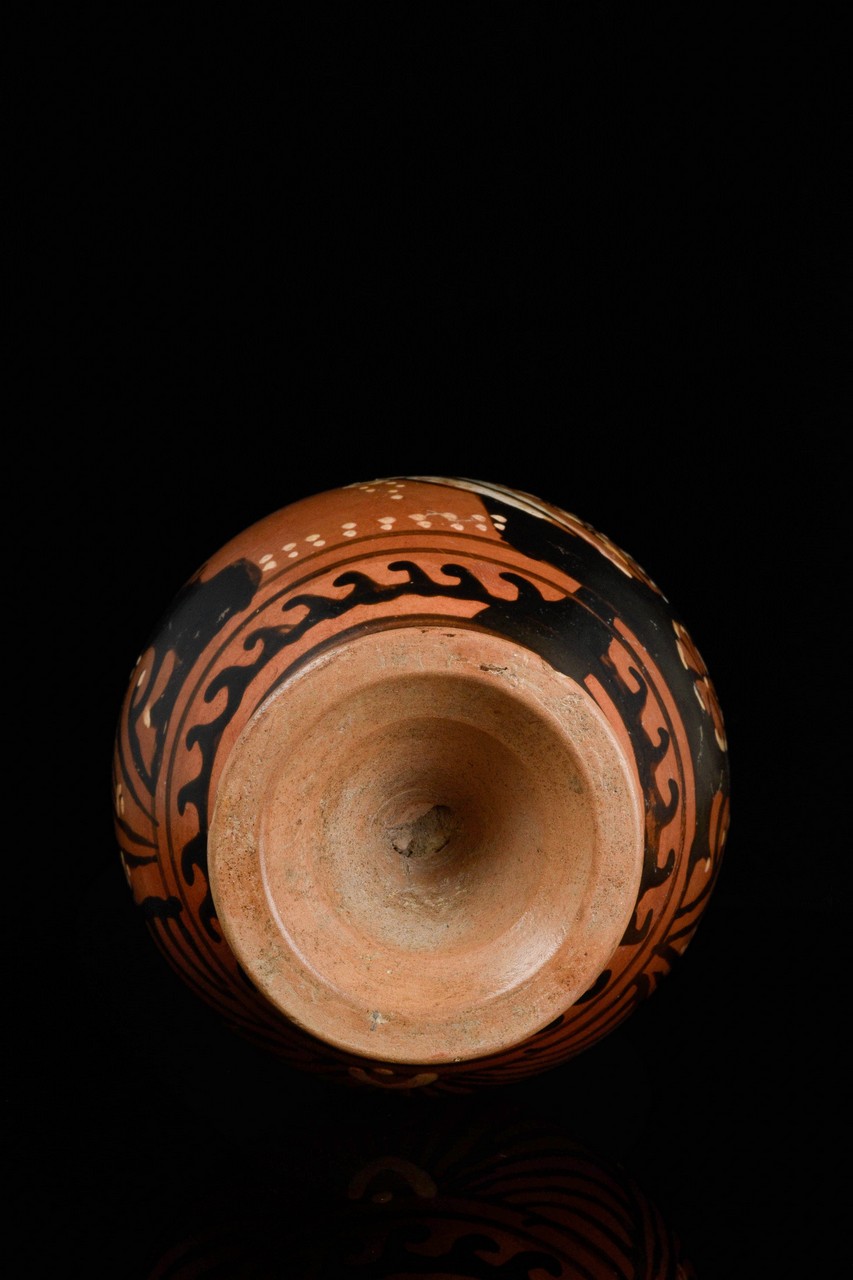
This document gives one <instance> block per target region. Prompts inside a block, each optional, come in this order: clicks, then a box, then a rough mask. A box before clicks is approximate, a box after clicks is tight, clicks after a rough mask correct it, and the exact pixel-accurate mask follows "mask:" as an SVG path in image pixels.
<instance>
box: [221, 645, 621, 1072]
mask: <svg viewBox="0 0 853 1280" xmlns="http://www.w3.org/2000/svg"><path fill="white" fill-rule="evenodd" d="M643 846H644V817H643V804H642V798H641V793H640V789H639V785H638V782H637V779H636V775H635V772H634V771H633V769H632V767H631V764H630V755H629V754H628V753H627V752H626V751H625V750H624V749H623V747H622V745H621V744H620V742H619V741H618V739H617V737H616V735H615V734H614V732H613V730H612V729H611V727H610V726H609V724H608V723H607V721H606V720H605V717H604V715H603V713H602V711H601V710H600V709H599V707H598V706H597V705H596V704H595V702H594V701H593V700H592V698H591V697H590V696H589V694H588V693H587V692H586V691H585V690H584V689H583V688H582V687H581V686H580V685H579V684H577V683H576V682H575V681H573V680H572V679H570V678H569V677H568V676H566V675H563V674H561V673H559V672H558V671H556V670H555V669H554V668H553V667H551V666H549V665H548V664H547V663H546V662H544V661H543V660H542V659H540V658H539V657H538V655H536V654H535V653H533V652H531V651H530V650H529V649H524V648H520V647H518V646H516V645H515V644H514V643H512V642H511V641H509V640H506V639H503V638H501V637H497V636H494V635H490V634H488V633H486V632H480V631H477V630H476V629H473V628H472V629H461V628H460V629H453V628H452V627H451V628H448V627H447V626H441V625H431V626H427V627H424V626H397V627H386V628H385V629H382V630H377V631H374V632H372V633H368V634H363V635H360V636H358V637H356V638H353V639H349V640H345V641H343V642H341V643H339V644H338V645H337V647H335V648H333V649H331V650H330V651H329V652H327V653H325V654H324V655H322V656H321V657H318V658H315V659H314V660H313V661H311V662H309V663H308V664H307V665H305V666H304V667H302V668H301V669H300V670H298V672H297V673H296V674H295V675H292V676H291V677H290V678H289V679H286V680H285V681H283V682H282V683H281V684H280V685H279V686H278V687H277V688H276V689H275V690H274V691H273V692H272V693H271V694H270V695H269V696H268V697H267V698H266V700H265V701H264V702H263V703H262V704H261V706H260V707H259V708H258V710H257V711H256V712H255V714H254V715H253V716H252V717H251V719H250V720H249V721H248V722H247V724H246V726H245V728H244V729H243V731H242V733H241V734H240V736H239V737H238V738H237V740H236V743H235V745H234V746H233V748H232V749H231V751H230V754H229V756H228V759H227V762H226V764H225V766H224V768H223V771H222V775H221V777H220V779H219V782H218V788H217V800H216V806H215V810H214V813H213V817H212V822H211V826H210V832H209V840H208V858H209V873H210V887H211V892H212V895H213V899H214V903H215V907H216V913H217V918H218V922H219V924H220V926H221V929H222V930H223V932H224V935H225V938H226V940H227V942H228V944H229V946H230V947H231V949H232V950H233V952H234V953H235V955H236V957H237V959H238V961H239V963H240V964H241V966H242V967H243V968H244V970H245V971H246V973H247V974H248V975H249V977H250V978H251V980H252V982H253V983H254V984H255V985H256V986H257V988H258V989H259V990H260V991H261V992H262V993H263V994H264V995H265V996H266V998H267V999H268V1000H269V1001H270V1002H271V1003H272V1004H273V1005H274V1006H275V1007H277V1008H278V1009H279V1010H280V1011H281V1012H282V1013H284V1014H285V1015H286V1017H287V1018H288V1019H290V1020H291V1021H293V1022H295V1023H296V1024H298V1025H299V1026H301V1027H302V1028H304V1029H305V1030H307V1031H308V1032H310V1033H311V1034H312V1035H314V1036H316V1037H317V1038H318V1039H319V1040H321V1041H324V1042H326V1043H328V1044H333V1045H336V1046H338V1047H339V1048H340V1049H343V1050H345V1051H348V1052H350V1053H354V1054H357V1055H362V1056H365V1057H368V1058H371V1059H375V1060H383V1061H386V1062H399V1063H421V1064H424V1063H450V1062H460V1061H465V1060H468V1059H472V1058H477V1057H481V1056H483V1055H486V1054H491V1053H495V1052H498V1051H500V1050H502V1049H504V1048H508V1047H511V1046H513V1045H516V1044H518V1043H519V1042H521V1041H523V1040H524V1039H525V1038H526V1037H528V1036H530V1035H531V1034H533V1033H534V1032H535V1031H537V1030H538V1029H540V1028H542V1027H544V1026H546V1025H547V1024H548V1023H549V1022H551V1021H552V1020H553V1019H554V1018H555V1017H557V1016H558V1015H559V1014H560V1013H561V1012H562V1011H563V1010H565V1009H566V1008H567V1007H569V1006H570V1005H572V1004H573V1002H574V1001H576V1000H577V999H578V998H579V997H580V996H581V995H583V993H584V992H585V991H586V990H588V988H589V987H590V986H591V985H592V984H593V983H594V982H595V980H596V978H597V977H598V976H599V974H600V973H601V972H602V970H603V969H604V968H605V967H606V966H607V964H608V962H609V960H610V959H611V957H612V955H613V953H614V951H615V950H616V948H617V946H618V944H619V942H620V939H621V938H622V936H623V934H624V932H625V930H626V928H627V926H628V924H629V922H630V919H631V915H632V912H633V909H634V906H635V903H636V900H637V895H638V890H639V886H640V879H641V873H642V865H643Z"/></svg>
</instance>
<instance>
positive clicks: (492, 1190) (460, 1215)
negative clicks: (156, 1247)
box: [147, 1116, 695, 1280]
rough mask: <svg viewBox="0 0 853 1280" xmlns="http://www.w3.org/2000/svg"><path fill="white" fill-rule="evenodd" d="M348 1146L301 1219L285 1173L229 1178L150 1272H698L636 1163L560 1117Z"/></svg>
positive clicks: (591, 1278)
mask: <svg viewBox="0 0 853 1280" xmlns="http://www.w3.org/2000/svg"><path fill="white" fill-rule="evenodd" d="M404 1147H405V1144H404ZM349 1155H350V1158H349V1161H348V1162H344V1163H345V1165H346V1167H345V1168H343V1169H341V1168H336V1169H335V1174H334V1176H333V1177H332V1178H331V1179H330V1180H329V1185H328V1188H327V1193H326V1194H323V1195H322V1196H321V1197H320V1200H321V1201H322V1203H317V1204H315V1207H314V1210H313V1212H310V1211H309V1216H308V1218H307V1219H305V1218H300V1220H298V1221H297V1219H296V1217H295V1215H294V1213H293V1210H292V1205H291V1191H290V1188H289V1186H288V1185H286V1184H285V1185H282V1186H280V1187H275V1186H272V1187H269V1186H267V1187H264V1188H262V1189H260V1190H258V1191H246V1190H244V1191H243V1192H241V1193H240V1194H238V1196H237V1199H236V1203H234V1200H233V1199H232V1198H231V1193H230V1192H229V1195H228V1196H227V1197H225V1196H223V1198H222V1200H221V1202H220V1201H217V1202H216V1203H211V1204H210V1205H209V1206H208V1211H207V1217H206V1218H205V1217H201V1218H200V1219H199V1221H198V1222H197V1224H196V1226H195V1228H194V1229H193V1230H191V1231H189V1232H187V1234H186V1235H185V1236H184V1238H182V1239H181V1240H180V1241H177V1242H176V1243H175V1244H174V1245H172V1246H171V1247H169V1248H168V1249H167V1250H165V1251H164V1253H163V1255H162V1257H161V1258H160V1259H159V1260H158V1261H157V1263H156V1264H155V1266H154V1267H153V1269H152V1270H151V1271H150V1274H149V1276H148V1277H147V1280H167V1277H168V1280H190V1277H195V1278H196V1280H200V1278H202V1277H206V1276H208V1275H209V1276H210V1277H211V1278H212V1277H213V1276H214V1275H216V1276H219V1275H223V1276H229V1277H230V1276H234V1277H237V1276H239V1277H255V1280H262V1278H263V1280H265V1278H266V1277H274V1276H275V1277H278V1276H281V1275H294V1276H298V1277H299V1280H401V1278H405V1280H409V1278H410V1277H415V1276H421V1277H427V1278H429V1280H440V1278H441V1277H455V1278H456V1280H459V1278H460V1277H469V1276H470V1277H472V1280H473V1278H474V1277H476V1278H477V1280H483V1278H484V1277H486V1276H492V1275H494V1276H496V1277H497V1276H505V1277H508V1278H509V1280H515V1278H516V1277H518V1278H519V1280H520V1278H521V1277H533V1276H535V1277H539V1276H542V1277H546V1276H560V1277H563V1278H564V1280H612V1277H614V1276H618V1277H621V1280H694V1277H695V1272H694V1270H693V1267H692V1264H691V1262H690V1261H689V1260H688V1258H687V1255H686V1253H685V1249H684V1245H683V1243H682V1241H681V1239H680V1236H679V1234H678V1232H677V1231H675V1230H674V1229H673V1226H672V1224H671V1223H668V1222H667V1221H666V1220H665V1217H664V1215H663V1214H662V1213H661V1211H660V1208H659V1206H658V1205H657V1204H656V1203H655V1202H654V1201H653V1199H652V1198H651V1197H650V1196H649V1195H648V1193H647V1192H646V1191H645V1189H644V1188H643V1187H641V1186H640V1184H639V1182H638V1180H637V1178H636V1176H635V1175H634V1174H633V1173H632V1172H631V1171H630V1170H629V1169H628V1168H627V1167H626V1166H625V1165H624V1164H623V1163H622V1162H621V1161H620V1160H618V1159H615V1158H613V1157H612V1156H609V1155H603V1154H601V1153H600V1152H598V1151H595V1150H592V1149H591V1148H590V1147H589V1146H588V1145H587V1144H586V1143H581V1142H578V1141H576V1140H575V1139H574V1138H573V1137H571V1136H570V1135H568V1134H566V1133H565V1132H563V1131H562V1130H561V1129H560V1128H559V1127H554V1126H551V1125H547V1124H544V1123H541V1122H539V1123H534V1122H532V1121H531V1120H530V1119H529V1118H526V1117H524V1118H521V1119H519V1118H514V1119H508V1118H504V1119H501V1118H500V1117H491V1120H490V1122H489V1123H488V1125H487V1126H484V1125H482V1124H481V1123H471V1122H470V1120H468V1121H466V1119H465V1117H464V1116H462V1117H460V1116H456V1117H455V1123H454V1127H453V1128H452V1129H451V1130H448V1129H447V1128H446V1127H444V1126H442V1124H441V1123H439V1124H438V1125H437V1126H436V1132H435V1133H434V1134H433V1136H432V1138H431V1140H430V1141H429V1142H425V1143H422V1144H421V1145H420V1148H419V1149H415V1150H412V1149H411V1146H410V1148H409V1149H406V1150H405V1151H404V1153H401V1152H398V1151H392V1150H385V1149H381V1150H380V1149H378V1148H375V1149H372V1150H370V1149H367V1148H365V1149H363V1150H362V1152H361V1154H360V1156H357V1155H356V1158H355V1159H353V1155H355V1153H352V1152H351V1153H349ZM255 1197H256V1198H255Z"/></svg>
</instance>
